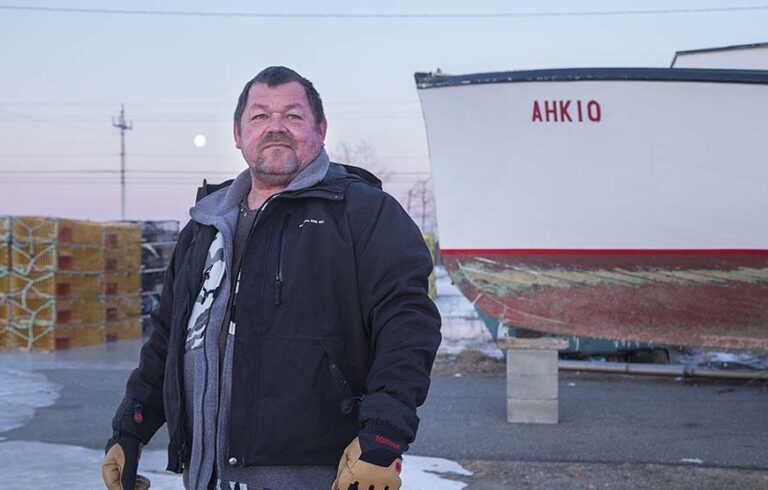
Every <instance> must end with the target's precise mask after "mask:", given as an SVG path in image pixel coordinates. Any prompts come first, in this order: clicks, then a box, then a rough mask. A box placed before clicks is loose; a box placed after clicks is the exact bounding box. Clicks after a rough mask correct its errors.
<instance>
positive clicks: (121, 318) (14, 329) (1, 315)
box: [0, 216, 141, 351]
mask: <svg viewBox="0 0 768 490" xmlns="http://www.w3.org/2000/svg"><path fill="white" fill-rule="evenodd" d="M140 267H141V227H140V226H138V225H135V224H123V223H115V224H113V223H104V224H101V223H94V222H88V221H77V220H69V219H62V218H50V217H30V216H16V217H10V218H8V217H2V218H0V350H10V351H16V350H26V351H54V350H61V349H68V348H70V347H82V346H87V345H93V344H99V343H102V342H104V341H110V340H118V339H124V338H135V337H139V336H140V335H141V319H140V313H141V309H140V305H141V301H140V288H141V283H140Z"/></svg>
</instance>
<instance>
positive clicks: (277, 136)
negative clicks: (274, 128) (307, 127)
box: [259, 131, 296, 149]
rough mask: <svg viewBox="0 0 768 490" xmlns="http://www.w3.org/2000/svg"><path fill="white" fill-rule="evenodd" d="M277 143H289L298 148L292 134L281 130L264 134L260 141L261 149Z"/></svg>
mask: <svg viewBox="0 0 768 490" xmlns="http://www.w3.org/2000/svg"><path fill="white" fill-rule="evenodd" d="M275 143H279V144H284V145H288V146H290V147H291V148H296V142H295V141H294V140H293V138H292V137H291V135H289V134H288V133H284V132H282V131H279V132H273V133H267V134H266V135H264V137H263V138H262V139H261V141H259V149H262V148H264V147H265V146H267V145H272V144H275Z"/></svg>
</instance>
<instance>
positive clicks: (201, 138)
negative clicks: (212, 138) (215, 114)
mask: <svg viewBox="0 0 768 490" xmlns="http://www.w3.org/2000/svg"><path fill="white" fill-rule="evenodd" d="M205 142H206V139H205V135H203V134H198V135H196V136H195V138H194V139H193V140H192V143H194V144H195V146H196V147H198V148H202V147H204V146H205Z"/></svg>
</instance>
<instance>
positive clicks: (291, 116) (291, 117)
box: [285, 114, 301, 121]
mask: <svg viewBox="0 0 768 490" xmlns="http://www.w3.org/2000/svg"><path fill="white" fill-rule="evenodd" d="M285 118H286V119H288V120H289V121H301V116H299V115H298V114H288V115H287V116H285Z"/></svg>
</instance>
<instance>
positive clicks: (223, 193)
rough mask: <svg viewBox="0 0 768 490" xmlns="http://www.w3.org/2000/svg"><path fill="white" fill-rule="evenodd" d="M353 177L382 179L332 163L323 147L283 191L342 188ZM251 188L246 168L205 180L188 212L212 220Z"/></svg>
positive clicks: (234, 206) (370, 180) (236, 206)
mask: <svg viewBox="0 0 768 490" xmlns="http://www.w3.org/2000/svg"><path fill="white" fill-rule="evenodd" d="M353 181H363V182H365V183H367V184H368V185H371V186H374V187H376V188H378V189H381V188H382V182H381V179H379V178H378V177H376V176H375V175H373V174H372V173H371V172H369V171H368V170H365V169H363V168H360V167H355V166H353V165H344V164H340V163H332V162H331V161H330V160H329V158H328V154H327V153H326V151H325V149H323V150H321V151H320V153H319V154H318V155H317V157H315V159H314V160H313V161H312V162H311V163H310V164H309V165H307V166H306V167H305V168H304V170H302V171H301V172H300V173H299V174H298V175H297V176H296V178H295V179H293V181H292V182H291V183H290V184H289V185H288V187H287V188H286V189H285V191H286V192H287V191H298V190H302V189H306V188H309V187H312V186H316V185H319V186H322V187H328V188H329V190H333V191H334V192H343V190H344V188H346V186H347V185H349V183H351V182H353ZM250 190H251V174H250V171H249V170H248V169H246V170H243V171H242V172H241V173H240V174H239V175H238V176H237V177H235V178H234V179H230V180H227V181H225V182H222V183H219V184H209V183H208V182H207V181H205V180H204V181H203V184H202V185H201V186H200V187H199V188H198V189H197V199H196V201H197V202H196V203H195V205H194V206H193V207H192V208H190V210H189V215H190V216H191V217H192V219H194V220H195V221H197V222H199V223H203V224H211V223H212V222H213V221H215V220H216V219H217V218H220V217H223V216H224V215H226V214H227V213H228V212H231V211H232V210H234V209H239V207H240V203H241V202H242V201H243V199H244V198H245V196H246V195H247V194H248V192H250Z"/></svg>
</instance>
